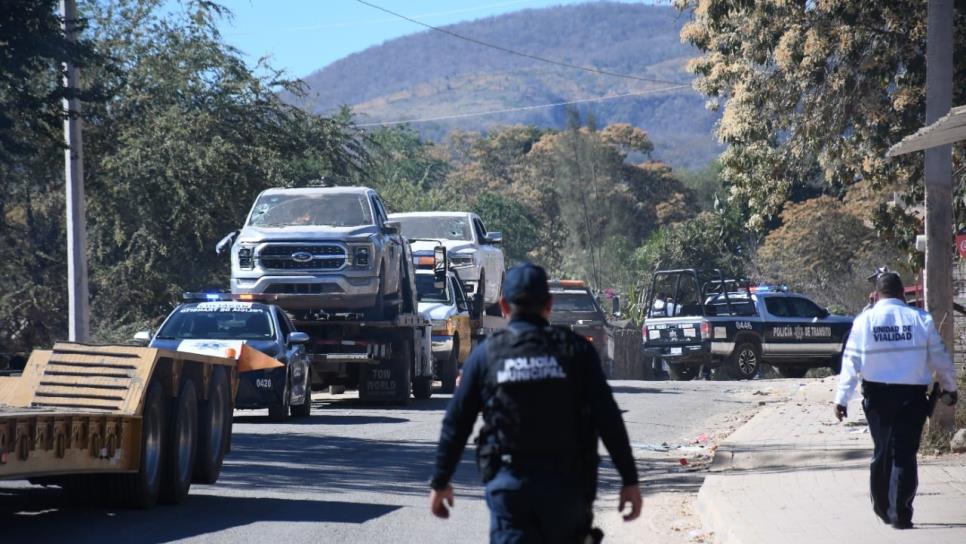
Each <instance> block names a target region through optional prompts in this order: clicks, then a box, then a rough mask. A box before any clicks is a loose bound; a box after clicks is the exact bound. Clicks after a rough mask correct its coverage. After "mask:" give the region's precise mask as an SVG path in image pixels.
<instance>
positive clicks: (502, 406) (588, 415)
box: [430, 264, 642, 543]
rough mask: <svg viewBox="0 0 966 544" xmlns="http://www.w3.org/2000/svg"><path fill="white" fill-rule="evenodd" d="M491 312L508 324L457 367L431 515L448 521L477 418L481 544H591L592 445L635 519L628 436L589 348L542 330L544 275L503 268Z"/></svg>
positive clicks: (546, 327)
mask: <svg viewBox="0 0 966 544" xmlns="http://www.w3.org/2000/svg"><path fill="white" fill-rule="evenodd" d="M500 306H501V308H502V309H503V313H504V315H507V316H509V318H510V322H509V324H508V326H507V329H506V330H502V331H499V332H496V333H494V334H493V335H492V336H490V338H489V339H487V340H486V341H485V342H483V343H482V344H480V345H479V346H478V347H477V348H476V349H475V350H474V351H473V354H472V355H471V356H470V358H469V360H467V362H466V364H465V365H464V368H463V377H462V382H461V385H460V388H459V389H458V390H457V391H456V394H455V395H454V396H453V399H452V401H451V402H450V404H449V407H448V408H447V410H446V417H445V419H444V420H443V430H442V432H441V433H440V440H439V449H438V452H437V454H436V470H435V473H434V475H433V478H432V480H431V482H430V485H431V487H432V492H431V493H430V502H431V509H432V512H433V514H434V515H436V516H437V517H440V518H447V517H449V509H448V508H447V503H448V504H449V506H450V507H452V505H453V487H452V485H451V484H450V478H451V477H452V475H453V472H454V471H455V470H456V466H457V464H458V463H459V460H460V457H461V456H462V453H463V448H464V447H465V446H466V441H467V439H468V438H469V435H470V433H471V432H472V430H473V425H474V423H475V421H476V416H477V414H478V413H479V412H480V411H481V410H482V412H483V421H484V425H483V427H482V429H481V430H480V434H479V436H478V437H477V463H478V465H479V468H480V472H481V475H482V477H483V481H484V483H485V484H486V502H487V505H488V506H489V507H490V514H491V515H490V520H491V524H490V541H491V542H497V543H504V542H552V543H557V542H590V541H594V540H597V541H599V539H600V538H602V533H600V531H599V530H597V529H593V530H592V529H591V526H592V521H593V510H592V507H593V501H594V499H595V497H596V493H597V465H598V463H599V458H598V455H597V439H598V436H599V437H600V438H601V439H603V441H604V445H605V446H606V447H607V451H608V452H610V455H611V458H612V459H613V461H614V464H615V465H616V467H617V470H618V472H619V473H620V475H621V480H622V483H623V486H622V488H621V492H620V503H619V507H618V508H619V510H620V511H622V512H623V511H624V509H625V505H626V504H628V503H629V504H630V507H631V509H630V512H629V513H627V514H626V515H625V516H624V519H625V520H626V521H631V520H633V519H636V518H637V517H638V516H639V515H640V512H641V503H642V500H641V492H640V488H639V487H638V479H637V467H636V465H635V463H634V457H633V455H632V453H631V447H630V443H629V441H628V438H627V430H626V429H625V428H624V422H623V420H622V419H621V415H620V411H619V410H618V408H617V403H616V402H614V397H613V395H612V394H611V390H610V386H608V384H607V380H606V378H605V377H604V372H603V370H602V369H601V365H600V359H599V358H598V356H597V352H596V350H595V349H594V347H593V346H592V345H591V344H590V343H589V342H588V341H587V340H586V339H585V338H581V337H580V336H578V335H576V334H574V333H573V332H571V331H570V330H569V329H564V328H559V327H552V326H550V324H549V322H548V321H547V318H548V317H549V315H550V309H551V307H552V299H551V296H550V292H549V289H548V287H547V275H546V272H544V270H543V269H542V268H540V267H538V266H534V265H532V264H524V265H520V266H517V267H515V268H512V269H510V270H509V271H508V272H507V275H506V279H505V280H504V284H503V297H502V298H501V299H500Z"/></svg>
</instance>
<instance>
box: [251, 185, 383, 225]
mask: <svg viewBox="0 0 966 544" xmlns="http://www.w3.org/2000/svg"><path fill="white" fill-rule="evenodd" d="M248 224H249V226H253V227H292V226H321V225H325V226H331V227H358V226H362V225H371V224H372V211H371V209H370V208H369V199H368V198H366V195H363V194H355V193H328V192H326V193H318V194H268V195H262V196H261V197H260V198H259V199H258V201H257V202H255V207H254V208H252V214H251V216H250V217H249V218H248Z"/></svg>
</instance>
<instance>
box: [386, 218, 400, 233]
mask: <svg viewBox="0 0 966 544" xmlns="http://www.w3.org/2000/svg"><path fill="white" fill-rule="evenodd" d="M399 229H400V224H399V222H398V221H386V222H385V223H383V224H382V232H384V233H386V234H399Z"/></svg>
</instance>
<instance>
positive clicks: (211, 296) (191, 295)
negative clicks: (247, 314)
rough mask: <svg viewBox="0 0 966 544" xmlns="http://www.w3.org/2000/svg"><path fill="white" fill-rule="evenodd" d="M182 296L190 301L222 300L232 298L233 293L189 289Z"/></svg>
mask: <svg viewBox="0 0 966 544" xmlns="http://www.w3.org/2000/svg"><path fill="white" fill-rule="evenodd" d="M181 297H182V298H184V300H187V301H190V302H221V301H229V300H231V293H197V292H190V291H189V292H186V293H184V294H182V295H181Z"/></svg>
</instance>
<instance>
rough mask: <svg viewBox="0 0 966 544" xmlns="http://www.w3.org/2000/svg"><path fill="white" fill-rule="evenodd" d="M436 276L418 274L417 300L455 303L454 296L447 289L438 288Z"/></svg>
mask: <svg viewBox="0 0 966 544" xmlns="http://www.w3.org/2000/svg"><path fill="white" fill-rule="evenodd" d="M435 284H436V276H435V275H434V274H416V300H417V301H419V302H443V303H446V304H452V303H453V296H452V294H451V293H450V292H449V289H447V288H446V284H445V283H444V284H443V287H436V285H435Z"/></svg>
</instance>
